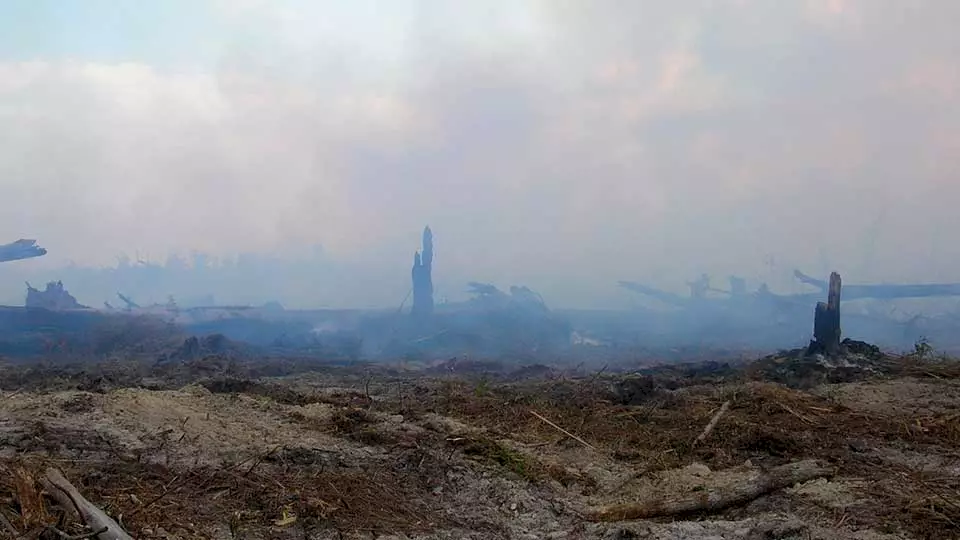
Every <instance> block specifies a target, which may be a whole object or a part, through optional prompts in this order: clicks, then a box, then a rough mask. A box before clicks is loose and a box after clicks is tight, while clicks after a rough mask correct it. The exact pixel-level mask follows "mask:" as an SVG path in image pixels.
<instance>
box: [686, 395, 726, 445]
mask: <svg viewBox="0 0 960 540" xmlns="http://www.w3.org/2000/svg"><path fill="white" fill-rule="evenodd" d="M728 410H730V400H727V401H725V402H723V405H721V406H720V410H719V411H717V414H715V415H713V418H711V419H710V423H709V424H707V427H705V428H703V433H701V434H700V435H698V436H697V438H696V439H694V441H693V446H696V445H698V444H700V443H702V442H703V441H705V440H707V437H709V436H710V432H711V431H713V428H715V427H717V422H719V421H720V417H721V416H723V415H724V414H726V413H727V411H728Z"/></svg>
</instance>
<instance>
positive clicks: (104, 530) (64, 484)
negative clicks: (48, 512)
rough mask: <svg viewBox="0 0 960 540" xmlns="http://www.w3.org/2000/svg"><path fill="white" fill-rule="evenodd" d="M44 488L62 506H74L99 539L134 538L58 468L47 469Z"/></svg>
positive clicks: (43, 481) (127, 539)
mask: <svg viewBox="0 0 960 540" xmlns="http://www.w3.org/2000/svg"><path fill="white" fill-rule="evenodd" d="M40 483H41V485H43V488H44V489H45V490H47V492H48V493H50V496H51V497H53V498H54V499H55V500H56V501H57V502H58V503H60V505H61V506H63V507H64V508H72V509H73V510H74V511H76V513H77V514H78V515H79V516H80V518H81V519H83V522H84V523H85V524H86V525H87V527H89V528H90V529H93V530H95V531H98V532H97V533H96V535H95V536H94V537H93V538H96V539H97V540H133V537H131V536H130V535H128V534H127V533H126V532H125V531H124V530H123V529H122V528H121V527H120V525H118V524H117V522H116V521H114V520H113V519H112V518H111V517H110V516H108V515H107V514H106V512H104V511H103V510H101V509H100V508H98V507H97V506H96V505H94V504H93V503H91V502H90V501H88V500H87V499H85V498H84V496H83V495H81V494H80V492H79V491H77V488H75V487H74V486H73V484H71V483H70V481H69V480H67V479H66V478H65V477H64V476H63V474H62V473H61V472H60V471H58V470H57V469H52V468H51V469H47V472H46V474H44V476H43V478H41V479H40Z"/></svg>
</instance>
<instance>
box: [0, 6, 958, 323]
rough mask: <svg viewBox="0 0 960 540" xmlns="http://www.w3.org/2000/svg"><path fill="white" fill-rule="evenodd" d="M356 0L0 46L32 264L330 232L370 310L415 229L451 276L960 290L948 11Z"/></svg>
mask: <svg viewBox="0 0 960 540" xmlns="http://www.w3.org/2000/svg"><path fill="white" fill-rule="evenodd" d="M347 4H351V5H352V4H353V3H339V2H330V3H324V2H307V1H297V0H287V1H282V2H258V1H247V2H240V3H233V2H231V3H227V2H213V3H211V4H210V6H212V7H211V10H212V12H213V13H214V15H213V17H215V22H216V25H215V26H211V29H213V28H216V30H217V31H216V32H214V31H213V30H211V37H210V38H209V39H208V40H207V41H204V42H203V43H202V44H198V50H202V51H204V55H207V56H210V57H211V58H214V59H215V62H201V61H199V60H197V61H196V63H193V62H188V61H184V62H183V63H181V64H177V63H175V62H174V63H171V62H163V63H161V62H151V60H150V59H148V58H144V59H137V58H132V59H130V60H127V61H124V62H116V61H109V62H108V61H101V60H98V59H97V58H83V57H77V58H73V59H63V58H56V59H45V58H43V57H42V56H41V57H36V58H33V59H30V60H24V59H22V58H7V59H4V58H0V199H2V200H3V201H5V210H4V212H2V213H0V228H2V230H4V231H6V232H5V234H6V236H9V237H10V238H9V239H10V240H13V239H15V237H28V238H34V237H36V238H38V239H40V240H41V241H42V244H43V245H44V246H45V247H47V248H49V249H50V252H51V254H50V255H49V256H48V260H45V261H42V262H37V263H36V264H45V265H51V264H59V263H60V262H62V261H64V260H73V261H76V262H77V263H81V264H104V263H110V262H112V261H114V258H115V256H116V255H117V254H118V253H120V252H127V253H133V252H134V251H135V250H139V251H141V252H142V253H148V254H150V255H151V257H152V258H154V259H158V260H162V259H163V258H165V257H166V255H167V254H168V253H169V252H175V251H179V252H188V251H189V250H191V249H199V250H204V251H209V252H211V253H214V254H230V253H236V252H241V251H286V252H290V251H292V250H294V249H295V247H296V246H297V245H300V244H303V245H312V244H316V243H321V244H323V245H324V246H325V248H326V249H327V251H328V252H329V253H330V254H331V256H332V257H334V258H336V259H338V260H343V261H350V262H351V263H352V264H357V265H365V266H367V267H369V268H371V269H374V270H370V276H369V277H368V278H367V282H368V283H369V284H370V286H369V287H368V288H366V289H365V290H366V291H367V292H365V293H361V292H357V293H356V300H357V302H360V303H368V302H375V301H378V300H377V299H379V298H381V297H383V298H382V300H380V301H382V302H383V303H387V304H389V303H393V302H394V300H395V296H396V295H395V294H394V295H393V296H390V297H389V298H386V297H385V296H387V294H388V290H387V289H388V287H386V286H383V287H380V288H379V289H378V285H376V283H375V282H377V281H378V278H377V276H388V275H393V273H394V272H397V271H399V272H400V275H401V276H404V275H406V271H407V265H408V264H409V259H410V257H411V255H412V252H413V250H414V249H415V248H416V246H417V241H418V238H419V231H420V228H421V227H422V226H423V225H424V224H427V223H429V224H430V225H431V226H432V227H433V229H434V231H435V232H436V234H437V262H436V266H437V272H438V274H441V275H442V276H444V277H442V278H440V280H441V286H443V284H444V283H445V284H446V287H448V288H453V287H456V286H457V283H460V282H463V281H466V280H467V279H479V280H490V281H498V282H501V283H517V282H523V283H527V284H529V285H531V286H533V287H535V288H539V289H540V290H541V291H542V292H543V293H544V295H545V296H546V297H547V299H548V301H550V302H552V303H556V304H566V305H584V306H586V305H609V304H611V303H613V302H615V301H616V299H617V298H618V297H620V296H622V294H621V293H620V292H619V291H617V290H616V289H615V288H614V286H613V283H614V282H615V281H616V280H618V279H641V280H643V279H646V280H648V281H651V282H653V283H657V284H660V285H662V286H665V287H670V288H676V287H682V286H683V281H684V280H685V279H688V278H691V277H693V276H695V275H698V274H699V273H701V272H711V273H714V274H716V275H717V276H723V275H725V274H729V273H738V274H742V275H745V276H747V277H749V278H751V279H754V280H760V279H764V280H768V281H770V282H771V284H773V285H775V286H776V285H781V286H786V284H787V283H789V271H790V270H792V268H793V266H794V265H798V266H802V267H804V268H810V269H811V270H812V271H816V272H819V271H822V270H824V269H825V268H821V266H823V267H830V268H836V269H838V270H840V271H841V272H844V273H847V274H848V275H849V274H852V275H850V276H849V277H848V280H851V281H881V280H906V279H910V280H918V281H924V280H960V245H958V244H956V242H952V241H951V234H950V231H952V230H956V229H957V227H958V225H960V217H958V213H957V212H956V205H957V202H960V183H958V182H957V181H956V180H955V178H954V176H955V174H956V170H957V165H958V156H960V152H958V150H960V108H958V105H960V99H958V96H960V94H958V90H960V68H958V67H957V65H956V62H955V60H954V58H956V55H957V53H960V38H958V37H955V34H956V32H955V31H954V30H953V28H951V21H955V20H957V16H960V5H958V6H956V7H955V6H954V3H950V2H935V1H929V2H914V3H910V4H909V5H908V3H904V2H896V1H894V0H810V1H805V2H802V1H797V2H765V1H759V0H752V1H751V0H729V1H706V0H704V1H690V2H678V3H673V4H670V3H667V2H659V1H657V2H653V1H634V2H628V1H614V0H609V1H599V2H574V1H572V0H570V1H566V0H557V1H549V2H548V1H546V0H543V1H536V0H530V1H527V2H476V3H467V2H461V3H450V2H437V1H429V0H422V1H415V0H409V1H405V2H396V3H377V2H367V3H363V2H358V3H356V4H355V6H354V7H346V5H347ZM388 6H389V7H388ZM381 8H382V9H381ZM211 24H212V23H211ZM160 37H161V38H164V39H168V40H171V42H172V41H174V40H176V39H177V36H176V35H174V34H170V35H164V36H160ZM201 45H202V47H201ZM181 49H183V46H182V44H181V45H180V46H179V47H178V49H177V50H181ZM211 51H214V52H211ZM832 231H837V234H836V236H833V237H831V236H830V234H831V232H832ZM771 261H772V262H773V266H771V264H770V263H771ZM31 264H33V263H31ZM21 266H22V265H21ZM344 279H346V277H344ZM400 279H401V280H402V279H403V278H402V277H401V278H400ZM444 280H445V281H444ZM381 281H382V280H381ZM393 286H394V285H393V283H392V282H391V286H390V288H389V289H390V290H392V287H393ZM338 301H341V302H343V303H349V301H350V298H346V297H345V298H342V299H340V300H338Z"/></svg>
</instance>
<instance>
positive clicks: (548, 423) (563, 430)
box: [530, 410, 597, 450]
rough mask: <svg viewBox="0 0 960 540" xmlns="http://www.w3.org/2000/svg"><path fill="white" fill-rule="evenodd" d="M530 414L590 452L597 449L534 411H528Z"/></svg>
mask: <svg viewBox="0 0 960 540" xmlns="http://www.w3.org/2000/svg"><path fill="white" fill-rule="evenodd" d="M530 414H532V415H534V416H536V417H537V418H539V419H540V420H541V421H542V422H543V423H545V424H547V425H548V426H550V427H552V428H553V429H555V430H557V431H559V432H560V433H563V434H564V435H566V436H567V437H570V438H571V439H573V440H575V441H577V442H579V443H580V444H582V445H584V446H586V447H587V448H589V449H591V450H596V449H597V448H596V447H595V446H593V445H592V444H590V443H588V442H587V441H585V440H583V439H581V438H580V437H577V436H576V435H574V434H573V433H570V432H569V431H567V430H565V429H563V428H562V427H560V426H558V425H556V424H554V423H553V422H551V421H550V420H547V419H546V418H544V417H543V416H542V415H540V414H539V413H537V412H536V411H534V410H531V411H530Z"/></svg>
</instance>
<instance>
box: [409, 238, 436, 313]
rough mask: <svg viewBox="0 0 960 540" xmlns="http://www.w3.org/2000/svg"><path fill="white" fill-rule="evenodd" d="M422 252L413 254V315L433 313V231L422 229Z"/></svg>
mask: <svg viewBox="0 0 960 540" xmlns="http://www.w3.org/2000/svg"><path fill="white" fill-rule="evenodd" d="M421 247H422V250H423V251H422V252H421V251H418V252H416V253H414V255H413V270H412V271H411V277H412V279H413V307H412V308H411V313H412V314H413V316H415V317H426V316H429V315H430V314H432V313H433V231H431V230H430V227H424V229H423V245H422V246H421Z"/></svg>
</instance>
